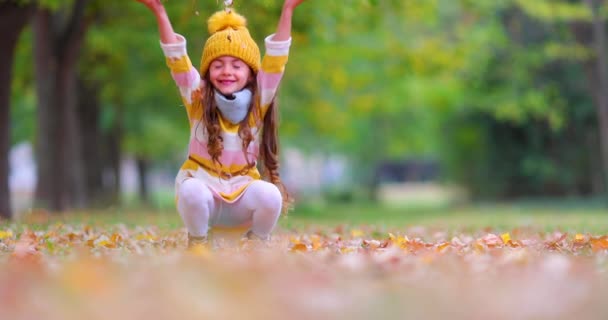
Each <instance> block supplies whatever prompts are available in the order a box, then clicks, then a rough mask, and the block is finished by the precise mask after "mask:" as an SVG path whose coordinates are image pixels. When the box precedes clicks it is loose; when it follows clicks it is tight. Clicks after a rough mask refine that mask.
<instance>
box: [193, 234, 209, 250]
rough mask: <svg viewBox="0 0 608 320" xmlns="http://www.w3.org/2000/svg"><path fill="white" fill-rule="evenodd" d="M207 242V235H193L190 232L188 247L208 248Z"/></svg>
mask: <svg viewBox="0 0 608 320" xmlns="http://www.w3.org/2000/svg"><path fill="white" fill-rule="evenodd" d="M207 244H208V241H207V236H193V235H191V234H189V233H188V249H193V248H196V247H204V248H206V247H207Z"/></svg>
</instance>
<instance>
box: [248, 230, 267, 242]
mask: <svg viewBox="0 0 608 320" xmlns="http://www.w3.org/2000/svg"><path fill="white" fill-rule="evenodd" d="M243 239H246V240H257V241H263V242H268V241H270V235H269V234H267V235H266V236H265V237H260V236H258V235H257V234H255V233H254V232H253V231H251V230H249V231H247V232H246V233H245V234H244V235H243Z"/></svg>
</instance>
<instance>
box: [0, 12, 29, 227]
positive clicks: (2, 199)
mask: <svg viewBox="0 0 608 320" xmlns="http://www.w3.org/2000/svg"><path fill="white" fill-rule="evenodd" d="M31 13H32V7H31V5H23V4H18V1H3V2H2V3H0V30H2V34H3V36H2V37H0V39H1V41H2V43H3V45H2V49H0V154H1V155H2V156H1V157H0V218H11V216H12V213H11V205H10V192H9V185H8V181H9V179H8V171H9V163H8V154H9V147H10V136H11V133H10V121H9V119H10V94H11V81H12V74H13V73H12V71H13V59H14V53H15V45H16V43H17V39H18V37H19V34H20V33H21V31H22V30H23V28H24V27H25V26H26V24H27V22H28V21H29V17H30V15H31Z"/></svg>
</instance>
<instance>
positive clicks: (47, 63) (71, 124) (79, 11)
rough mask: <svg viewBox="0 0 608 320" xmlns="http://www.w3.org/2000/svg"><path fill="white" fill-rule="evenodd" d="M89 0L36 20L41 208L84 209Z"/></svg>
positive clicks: (38, 13) (38, 192)
mask: <svg viewBox="0 0 608 320" xmlns="http://www.w3.org/2000/svg"><path fill="white" fill-rule="evenodd" d="M88 2H89V1H88V0H75V1H74V2H73V3H72V4H71V5H70V6H69V7H68V6H67V4H64V6H63V7H61V8H60V10H58V11H52V10H51V9H50V8H46V7H39V8H38V9H37V11H36V13H35V20H34V25H33V29H34V52H35V55H34V64H35V76H36V88H37V89H36V90H37V96H38V136H37V145H36V151H37V152H36V154H37V164H38V166H37V168H38V186H37V188H36V202H37V203H38V204H42V205H45V206H48V208H50V209H51V210H54V211H60V210H65V209H67V208H69V207H73V206H82V205H83V204H84V198H83V196H84V193H83V192H84V187H85V184H84V180H83V176H84V174H83V173H84V170H83V161H82V156H81V154H82V152H81V150H80V145H81V144H80V141H79V139H80V136H79V134H78V133H79V131H78V124H77V118H76V111H75V110H76V104H77V98H76V90H77V87H76V83H77V82H76V79H77V78H76V66H77V62H78V56H79V51H80V48H81V45H82V43H83V40H84V36H85V33H86V29H87V24H86V23H85V9H86V6H87V3H88Z"/></svg>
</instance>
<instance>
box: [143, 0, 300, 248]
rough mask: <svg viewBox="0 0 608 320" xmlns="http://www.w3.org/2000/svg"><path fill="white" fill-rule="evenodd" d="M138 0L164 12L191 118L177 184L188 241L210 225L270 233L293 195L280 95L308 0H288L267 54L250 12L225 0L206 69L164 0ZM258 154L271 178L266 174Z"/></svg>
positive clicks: (161, 24)
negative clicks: (284, 170) (284, 160)
mask: <svg viewBox="0 0 608 320" xmlns="http://www.w3.org/2000/svg"><path fill="white" fill-rule="evenodd" d="M137 1H138V2H141V3H143V4H144V5H146V6H147V7H148V8H149V9H150V10H151V11H152V12H153V13H154V15H155V16H156V20H157V23H158V29H159V32H160V41H161V43H160V45H161V48H162V50H163V52H164V54H165V57H166V61H167V65H168V66H169V69H170V70H171V74H172V76H173V79H174V80H175V83H176V84H177V86H178V87H179V91H180V93H181V96H182V100H183V102H184V105H185V108H186V112H187V115H188V120H189V123H190V142H189V149H188V159H187V160H186V161H185V162H184V164H183V165H182V167H181V169H180V170H179V173H178V174H177V177H176V183H175V186H176V199H177V210H178V211H179V214H180V216H181V218H182V220H183V221H184V224H185V225H186V228H187V230H188V246H189V247H192V246H194V245H198V244H205V243H206V242H207V233H208V231H209V228H210V227H229V228H230V227H237V228H243V230H247V232H246V233H245V237H247V238H248V239H260V240H268V239H269V237H270V233H271V231H272V230H273V228H274V227H275V225H276V223H277V220H278V218H279V216H280V214H281V209H282V208H285V205H284V204H285V203H287V201H288V199H289V196H288V194H287V192H286V190H285V188H284V186H283V184H282V183H281V180H280V178H279V172H278V168H279V165H278V137H277V128H276V122H277V110H276V108H277V107H276V105H275V103H274V100H275V96H276V91H277V87H278V85H279V82H280V80H281V77H282V75H283V71H284V67H285V64H286V63H287V55H288V52H289V47H290V44H291V17H292V14H293V11H294V9H295V8H296V7H297V6H298V5H300V4H301V3H302V2H304V1H305V0H285V2H284V4H283V10H282V12H281V16H280V18H279V22H278V26H277V31H276V33H275V34H273V35H270V36H268V37H267V38H266V39H265V45H266V54H265V56H264V59H263V60H262V61H260V50H259V49H258V46H257V45H256V43H255V41H253V39H252V38H251V36H250V35H249V31H248V30H247V28H246V20H245V18H244V17H242V16H240V15H238V14H237V13H236V12H234V10H232V9H231V8H230V7H228V6H229V5H231V3H232V1H230V0H227V1H225V4H226V5H227V7H226V10H223V11H219V12H216V13H215V14H213V15H212V16H211V17H210V18H209V20H208V28H209V33H210V36H209V38H208V39H207V41H206V43H205V46H204V48H203V54H202V58H201V64H200V69H199V70H197V69H195V68H194V67H193V66H192V63H191V62H190V59H189V57H188V55H187V52H186V40H185V38H184V37H183V36H181V35H179V34H176V33H174V31H173V27H172V25H171V22H170V21H169V17H168V16H167V13H166V11H165V9H164V7H163V5H162V4H161V2H160V0H137ZM258 156H259V157H260V160H261V162H262V164H263V166H261V168H262V172H263V173H264V177H265V178H266V180H269V181H270V182H266V181H264V180H262V179H261V175H260V172H259V171H258V169H257V167H256V165H257V160H258Z"/></svg>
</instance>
